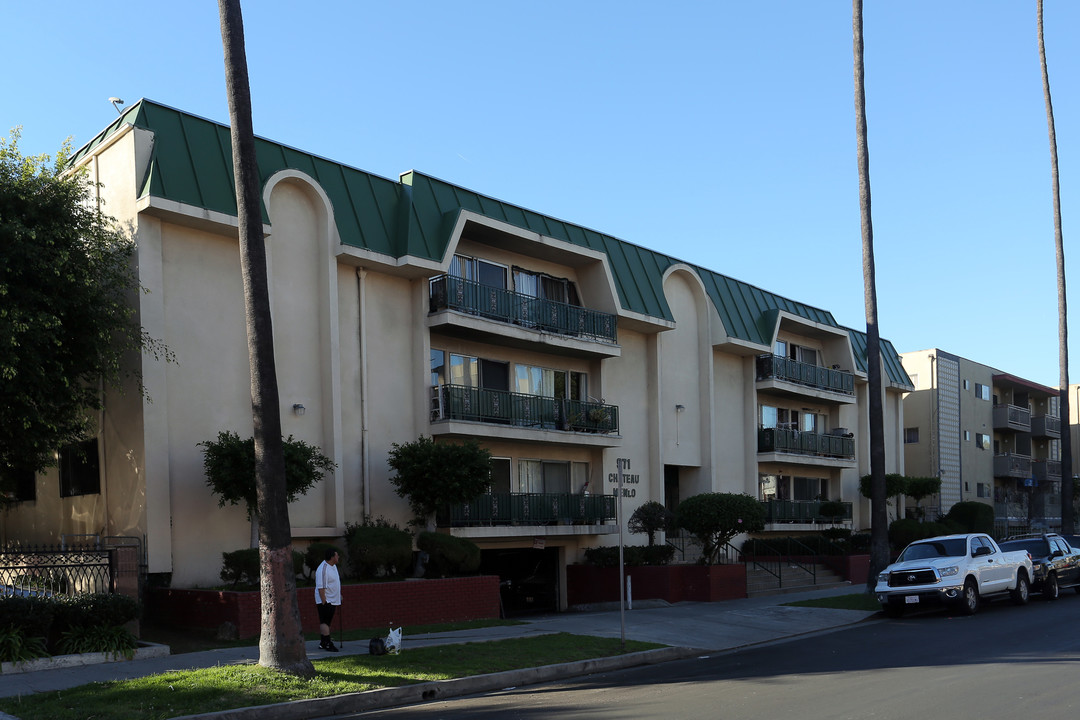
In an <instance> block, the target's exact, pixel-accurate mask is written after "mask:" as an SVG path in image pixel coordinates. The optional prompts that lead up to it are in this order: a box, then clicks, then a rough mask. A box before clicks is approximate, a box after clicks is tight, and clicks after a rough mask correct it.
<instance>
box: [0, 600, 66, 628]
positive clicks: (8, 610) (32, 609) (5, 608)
mask: <svg viewBox="0 0 1080 720" xmlns="http://www.w3.org/2000/svg"><path fill="white" fill-rule="evenodd" d="M55 606H56V603H55V602H53V600H52V599H51V598H47V597H21V596H16V595H12V596H4V597H0V629H3V628H8V627H14V628H17V629H19V630H20V631H21V632H22V636H23V637H27V638H34V637H42V638H46V637H48V636H49V631H50V630H51V629H52V624H53V617H54V609H55Z"/></svg>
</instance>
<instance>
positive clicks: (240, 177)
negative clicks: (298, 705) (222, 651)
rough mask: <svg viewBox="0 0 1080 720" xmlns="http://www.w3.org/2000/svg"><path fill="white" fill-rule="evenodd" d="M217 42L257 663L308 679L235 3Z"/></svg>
mask: <svg viewBox="0 0 1080 720" xmlns="http://www.w3.org/2000/svg"><path fill="white" fill-rule="evenodd" d="M218 12H219V14H220V16H221V42H222V45H223V47H224V51H225V86H226V92H227V93H228V97H229V122H230V125H231V127H232V130H231V133H230V134H231V136H232V161H233V176H234V181H235V183H236V207H237V217H238V219H239V224H240V265H241V268H242V272H243V276H244V303H245V312H246V317H247V336H248V361H249V363H250V365H251V406H252V417H253V419H254V423H255V483H256V488H257V499H258V512H257V516H258V518H259V520H260V522H259V578H260V582H259V584H260V587H261V590H262V632H261V635H260V638H259V664H260V665H263V666H264V667H270V668H274V669H276V670H281V671H284V672H288V673H292V674H296V675H304V676H312V675H314V674H315V668H314V667H313V666H312V664H311V661H310V660H308V658H307V651H306V649H305V648H304V637H303V634H302V632H301V626H300V609H299V607H298V606H297V603H296V575H295V574H294V572H293V563H292V530H291V528H290V526H289V507H288V497H287V493H286V489H285V455H284V450H283V447H282V440H281V408H280V402H279V399H278V387H277V368H276V366H275V364H274V337H273V325H272V323H271V318H270V292H269V288H268V284H267V279H266V246H265V240H264V238H263V234H262V212H261V210H260V206H259V171H258V166H257V165H256V163H255V134H254V131H253V129H252V123H251V88H250V86H249V84H248V71H247V55H246V51H245V49H244V20H243V16H242V15H241V12H240V0H218Z"/></svg>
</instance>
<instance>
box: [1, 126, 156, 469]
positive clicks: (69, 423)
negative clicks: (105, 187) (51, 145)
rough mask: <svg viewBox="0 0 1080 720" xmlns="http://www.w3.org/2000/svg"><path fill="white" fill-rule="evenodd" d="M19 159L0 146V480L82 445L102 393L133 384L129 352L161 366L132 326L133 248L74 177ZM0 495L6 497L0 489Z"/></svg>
mask: <svg viewBox="0 0 1080 720" xmlns="http://www.w3.org/2000/svg"><path fill="white" fill-rule="evenodd" d="M69 150H70V148H69V146H68V145H67V144H66V143H65V144H64V146H63V147H62V148H61V150H60V152H59V153H57V155H56V159H55V161H54V162H50V158H49V156H48V155H38V156H32V157H23V155H22V154H21V153H20V151H19V129H18V128H16V129H14V130H12V131H11V136H10V137H9V138H7V139H5V138H0V478H3V479H4V480H5V481H10V480H11V479H13V477H14V475H15V473H17V472H38V471H40V470H42V469H44V468H46V467H48V466H49V465H52V464H54V463H55V457H56V455H55V451H56V450H57V449H59V448H60V447H62V446H64V445H69V444H72V443H75V442H78V441H81V440H84V439H86V438H87V437H91V436H93V435H95V434H96V432H97V417H98V413H99V412H100V411H101V409H102V403H103V401H104V395H103V391H104V390H105V389H107V388H112V389H118V390H122V389H123V388H124V387H125V386H127V385H128V383H129V382H131V381H134V382H135V383H136V384H137V385H138V387H139V389H140V391H141V390H142V386H141V382H140V376H139V374H138V371H137V369H136V368H135V367H134V366H133V365H132V364H131V363H130V362H129V360H130V358H131V357H134V356H136V353H140V352H146V353H149V354H150V355H152V356H154V357H156V358H162V357H165V358H166V359H169V358H171V355H170V354H169V351H168V349H167V348H166V347H165V346H164V345H162V344H161V343H160V342H158V341H155V340H153V339H152V338H150V337H149V336H148V335H147V334H146V333H145V332H144V331H143V330H142V328H140V327H139V325H138V323H137V321H136V314H135V313H136V308H135V299H136V298H137V294H138V291H139V289H140V288H139V282H138V277H137V275H136V273H135V269H134V263H133V256H134V252H135V245H134V243H133V242H132V240H131V238H130V237H128V236H127V235H126V234H125V233H124V232H123V231H122V230H121V229H120V228H119V227H118V226H117V225H116V223H115V221H113V220H112V219H111V218H110V217H108V216H106V215H105V214H104V213H103V212H102V209H101V207H100V206H99V204H98V203H97V202H95V200H94V189H95V188H94V186H93V184H92V183H90V182H89V181H88V179H87V177H86V174H85V172H81V171H79V172H76V171H71V170H70V169H69V168H68V167H67V159H68V154H69ZM4 489H6V488H4Z"/></svg>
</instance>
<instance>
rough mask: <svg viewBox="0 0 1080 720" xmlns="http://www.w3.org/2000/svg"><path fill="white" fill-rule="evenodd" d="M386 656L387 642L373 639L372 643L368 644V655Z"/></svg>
mask: <svg viewBox="0 0 1080 720" xmlns="http://www.w3.org/2000/svg"><path fill="white" fill-rule="evenodd" d="M385 654H386V641H385V640H383V639H382V638H379V637H377V638H371V642H369V643H368V655H385Z"/></svg>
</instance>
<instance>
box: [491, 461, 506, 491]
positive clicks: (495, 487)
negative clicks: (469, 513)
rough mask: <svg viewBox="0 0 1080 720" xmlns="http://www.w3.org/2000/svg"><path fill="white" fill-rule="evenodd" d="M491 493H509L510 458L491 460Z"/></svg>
mask: <svg viewBox="0 0 1080 720" xmlns="http://www.w3.org/2000/svg"><path fill="white" fill-rule="evenodd" d="M490 492H493V493H508V492H510V458H503V457H493V458H491V489H490Z"/></svg>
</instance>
